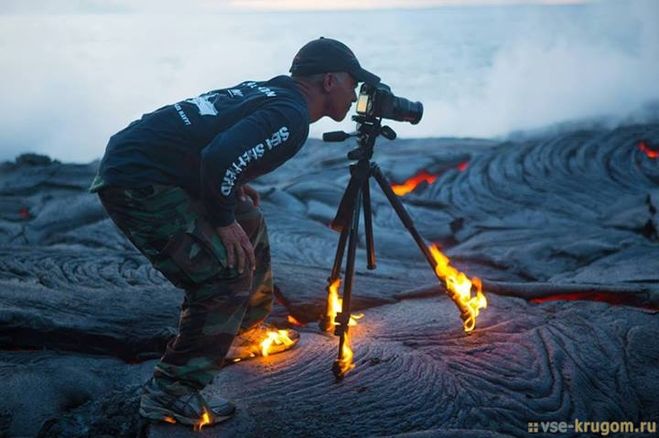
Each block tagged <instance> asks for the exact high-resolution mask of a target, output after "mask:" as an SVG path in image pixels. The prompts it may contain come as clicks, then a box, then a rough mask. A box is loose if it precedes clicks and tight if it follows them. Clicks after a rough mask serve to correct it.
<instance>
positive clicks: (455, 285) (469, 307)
mask: <svg viewBox="0 0 659 438" xmlns="http://www.w3.org/2000/svg"><path fill="white" fill-rule="evenodd" d="M371 167H372V174H373V177H374V178H375V180H376V181H377V182H378V185H379V186H380V188H381V189H382V191H383V192H384V194H385V195H386V196H387V199H388V200H389V203H390V204H391V206H392V207H393V208H394V210H395V211H396V214H398V217H399V218H400V220H401V222H403V225H404V226H405V228H407V230H408V231H409V232H410V234H411V235H412V238H413V239H414V241H415V242H416V244H417V246H418V247H419V249H420V250H421V252H422V253H423V255H424V256H425V257H426V260H427V261H428V263H429V264H430V267H431V268H432V269H433V271H434V272H435V275H436V276H437V278H438V279H440V280H442V281H443V282H444V285H445V287H446V291H447V293H448V295H449V297H450V298H451V300H452V301H453V302H454V303H455V305H456V306H457V307H458V310H460V318H461V319H462V321H463V324H464V329H465V331H466V332H470V331H472V330H473V329H474V327H475V325H476V317H477V316H478V313H479V311H480V309H484V308H486V307H487V300H486V299H485V295H483V288H482V283H481V281H480V279H479V278H477V277H474V278H473V280H470V279H469V278H468V277H467V276H466V275H465V274H464V273H462V272H460V271H458V270H457V269H455V268H454V267H453V266H451V265H450V264H449V259H448V257H446V256H445V255H444V254H443V253H442V252H441V251H440V250H439V248H438V247H437V246H436V245H432V246H428V245H426V243H425V241H424V240H423V237H421V235H420V234H419V232H418V231H417V229H416V228H415V227H414V222H412V218H410V215H409V214H408V213H407V211H406V210H405V207H403V204H402V203H401V202H400V199H399V198H398V196H396V194H395V193H394V191H393V189H392V188H391V184H390V183H389V180H387V177H386V176H384V174H383V173H382V171H381V170H380V168H379V167H378V165H377V164H375V163H373V164H372V165H371ZM472 293H473V294H474V295H472Z"/></svg>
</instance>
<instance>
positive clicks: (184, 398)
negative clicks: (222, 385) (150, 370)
mask: <svg viewBox="0 0 659 438" xmlns="http://www.w3.org/2000/svg"><path fill="white" fill-rule="evenodd" d="M176 392H178V394H173V393H171V392H168V391H166V390H165V389H163V388H162V387H161V386H160V385H159V384H158V382H156V381H155V380H154V379H153V378H151V380H149V381H148V382H147V383H146V384H145V385H144V387H143V392H142V398H141V400H140V415H141V416H142V417H144V418H147V419H149V420H152V421H164V422H167V423H181V424H186V425H188V426H194V428H195V429H197V430H199V429H201V428H202V427H203V426H213V425H215V424H218V423H221V422H223V421H226V420H228V419H229V418H231V417H232V416H233V414H234V412H235V411H236V406H235V405H234V404H233V403H231V402H230V401H228V400H224V399H221V398H218V399H214V400H213V402H212V403H209V402H207V401H206V400H205V399H204V397H203V396H202V395H201V394H200V393H199V391H197V390H195V389H192V388H188V389H186V390H185V391H183V390H180V389H179V390H177V391H176Z"/></svg>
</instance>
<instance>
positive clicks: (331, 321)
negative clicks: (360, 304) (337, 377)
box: [326, 278, 364, 375]
mask: <svg viewBox="0 0 659 438" xmlns="http://www.w3.org/2000/svg"><path fill="white" fill-rule="evenodd" d="M340 286H341V279H340V278H337V279H336V280H334V281H333V282H332V284H330V286H329V288H328V294H327V316H326V320H327V321H328V324H327V326H326V327H328V330H331V329H332V328H334V327H335V326H336V325H338V324H339V323H338V322H337V321H336V315H337V314H338V313H340V312H341V310H342V306H343V299H341V298H339V287H340ZM363 317H364V314H363V313H357V314H351V315H350V319H349V320H348V327H352V326H356V325H357V320H358V319H361V318H363ZM352 357H353V352H352V348H351V347H350V336H349V335H348V329H346V331H345V335H344V337H343V347H342V348H341V359H339V360H338V361H337V364H338V367H339V373H340V374H341V375H344V374H346V373H347V372H348V371H350V370H351V369H353V368H354V367H355V364H354V363H352Z"/></svg>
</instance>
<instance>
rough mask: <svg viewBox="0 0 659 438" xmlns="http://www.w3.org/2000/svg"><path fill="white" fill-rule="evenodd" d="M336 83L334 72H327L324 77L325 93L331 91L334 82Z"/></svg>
mask: <svg viewBox="0 0 659 438" xmlns="http://www.w3.org/2000/svg"><path fill="white" fill-rule="evenodd" d="M335 83H336V77H335V76H334V74H333V73H325V77H324V78H323V91H324V92H325V93H329V92H330V91H332V88H334V84H335Z"/></svg>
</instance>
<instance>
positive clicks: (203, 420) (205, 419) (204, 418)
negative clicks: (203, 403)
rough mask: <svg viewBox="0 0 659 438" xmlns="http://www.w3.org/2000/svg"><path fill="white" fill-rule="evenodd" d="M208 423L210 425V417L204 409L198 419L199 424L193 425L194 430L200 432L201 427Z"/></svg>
mask: <svg viewBox="0 0 659 438" xmlns="http://www.w3.org/2000/svg"><path fill="white" fill-rule="evenodd" d="M210 423H211V416H210V415H209V414H208V411H207V410H206V409H204V413H203V414H201V418H200V419H199V422H198V423H197V424H195V425H194V430H196V431H197V432H200V431H201V428H202V427H204V426H205V425H207V424H210Z"/></svg>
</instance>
